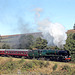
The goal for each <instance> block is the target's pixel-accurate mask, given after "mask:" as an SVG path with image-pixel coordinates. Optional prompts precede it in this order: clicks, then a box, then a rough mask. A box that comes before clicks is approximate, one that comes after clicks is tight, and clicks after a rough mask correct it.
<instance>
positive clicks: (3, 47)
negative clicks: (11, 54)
mask: <svg viewBox="0 0 75 75" xmlns="http://www.w3.org/2000/svg"><path fill="white" fill-rule="evenodd" d="M2 49H10V46H9V45H7V44H4V45H3V46H2Z"/></svg>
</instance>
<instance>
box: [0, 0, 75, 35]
mask: <svg viewBox="0 0 75 75" xmlns="http://www.w3.org/2000/svg"><path fill="white" fill-rule="evenodd" d="M36 8H41V9H42V12H40V20H42V19H45V18H48V19H49V20H50V21H51V22H52V23H60V24H62V25H63V26H64V27H65V28H66V30H68V29H72V28H73V25H74V23H75V0H0V34H1V35H12V34H20V33H22V32H25V31H24V30H25V29H27V31H28V30H29V32H38V30H37V25H36V23H35V14H36V11H35V10H34V9H36Z"/></svg>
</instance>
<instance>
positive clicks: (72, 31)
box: [67, 29, 75, 34]
mask: <svg viewBox="0 0 75 75" xmlns="http://www.w3.org/2000/svg"><path fill="white" fill-rule="evenodd" d="M69 33H75V30H74V29H71V30H68V31H67V34H69Z"/></svg>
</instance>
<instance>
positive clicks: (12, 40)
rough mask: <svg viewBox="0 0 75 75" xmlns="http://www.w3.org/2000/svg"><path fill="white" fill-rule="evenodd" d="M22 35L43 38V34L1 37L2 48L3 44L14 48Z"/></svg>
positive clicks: (70, 31)
mask: <svg viewBox="0 0 75 75" xmlns="http://www.w3.org/2000/svg"><path fill="white" fill-rule="evenodd" d="M66 33H67V34H69V33H75V30H73V29H71V30H68V31H67V32H66ZM22 35H33V36H34V37H35V38H37V37H42V32H35V33H27V34H15V35H5V36H1V37H2V39H1V42H0V47H1V46H2V45H3V44H8V45H10V46H13V45H15V44H18V42H19V38H20V37H21V36H22Z"/></svg>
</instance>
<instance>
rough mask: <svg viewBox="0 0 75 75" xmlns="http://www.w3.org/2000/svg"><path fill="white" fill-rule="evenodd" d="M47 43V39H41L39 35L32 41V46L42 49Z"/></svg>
mask: <svg viewBox="0 0 75 75" xmlns="http://www.w3.org/2000/svg"><path fill="white" fill-rule="evenodd" d="M47 43H48V42H47V40H45V39H42V38H41V37H39V38H37V39H36V41H35V42H34V44H33V46H32V48H37V49H44V48H45V47H47Z"/></svg>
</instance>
